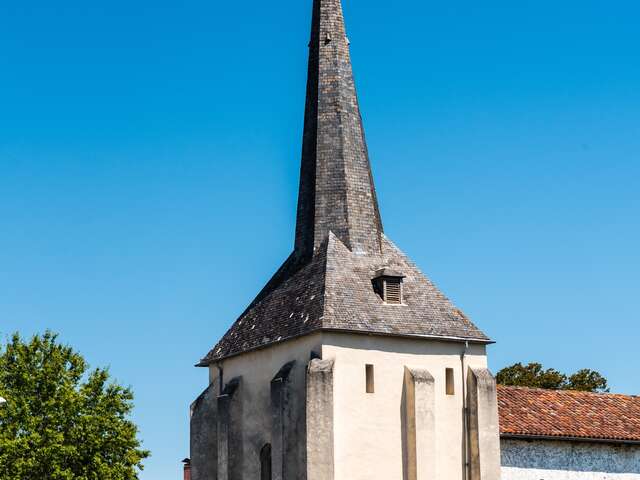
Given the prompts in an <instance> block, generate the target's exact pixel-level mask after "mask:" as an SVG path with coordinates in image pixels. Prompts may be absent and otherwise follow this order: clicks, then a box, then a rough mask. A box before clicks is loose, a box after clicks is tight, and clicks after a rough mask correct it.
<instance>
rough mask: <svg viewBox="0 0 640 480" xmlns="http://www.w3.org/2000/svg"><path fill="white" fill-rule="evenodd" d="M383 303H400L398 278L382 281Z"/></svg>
mask: <svg viewBox="0 0 640 480" xmlns="http://www.w3.org/2000/svg"><path fill="white" fill-rule="evenodd" d="M384 301H385V302H386V303H402V281H401V279H400V278H386V279H385V280H384Z"/></svg>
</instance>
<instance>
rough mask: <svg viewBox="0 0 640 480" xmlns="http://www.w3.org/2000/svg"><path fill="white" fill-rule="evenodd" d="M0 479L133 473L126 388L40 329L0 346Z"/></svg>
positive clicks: (92, 478)
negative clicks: (28, 337)
mask: <svg viewBox="0 0 640 480" xmlns="http://www.w3.org/2000/svg"><path fill="white" fill-rule="evenodd" d="M0 397H4V398H5V399H6V400H7V402H6V403H5V404H4V405H0V480H35V479H38V480H72V479H73V480H137V479H138V472H139V471H140V470H141V469H142V468H143V466H142V460H144V459H145V458H147V457H148V456H149V452H147V451H146V450H143V449H142V448H141V444H140V441H139V440H138V438H137V433H138V431H137V428H136V426H135V425H134V424H133V423H132V422H131V421H130V420H129V415H130V414H131V411H132V409H133V394H132V392H131V390H130V389H129V388H123V387H121V386H119V385H117V384H115V383H113V382H111V381H110V379H109V373H108V372H107V370H104V369H96V370H92V371H89V367H88V365H87V363H86V362H85V360H84V359H83V358H82V356H81V355H79V354H78V353H75V352H74V351H73V350H72V349H71V348H70V347H68V346H65V345H61V344H60V343H58V339H57V335H55V334H53V333H50V332H47V333H45V334H44V335H41V336H40V335H36V336H34V337H33V338H32V339H31V340H30V341H23V340H22V338H21V337H20V336H19V335H18V334H14V335H13V336H12V338H11V339H10V340H9V342H8V343H7V345H6V346H5V347H4V348H1V346H0Z"/></svg>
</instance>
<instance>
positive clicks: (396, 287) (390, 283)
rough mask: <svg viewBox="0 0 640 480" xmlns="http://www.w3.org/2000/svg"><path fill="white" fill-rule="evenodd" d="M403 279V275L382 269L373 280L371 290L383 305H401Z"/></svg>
mask: <svg viewBox="0 0 640 480" xmlns="http://www.w3.org/2000/svg"><path fill="white" fill-rule="evenodd" d="M403 278H404V275H402V274H401V273H399V272H396V271H393V270H390V269H388V268H383V269H381V270H378V271H377V272H376V276H375V277H374V278H373V289H374V291H375V292H376V293H377V294H378V295H379V296H380V298H381V299H382V301H383V302H384V303H387V304H391V305H402V303H403V298H402V290H403V287H402V279H403Z"/></svg>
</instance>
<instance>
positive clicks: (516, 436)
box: [500, 433, 640, 445]
mask: <svg viewBox="0 0 640 480" xmlns="http://www.w3.org/2000/svg"><path fill="white" fill-rule="evenodd" d="M500 438H501V439H505V440H527V441H535V440H538V441H552V442H575V443H605V444H610V445H611V444H615V445H640V440H633V439H621V438H592V437H574V436H565V435H532V434H524V433H522V434H521V433H501V434H500Z"/></svg>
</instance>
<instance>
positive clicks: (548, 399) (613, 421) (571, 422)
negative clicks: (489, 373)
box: [498, 386, 640, 442]
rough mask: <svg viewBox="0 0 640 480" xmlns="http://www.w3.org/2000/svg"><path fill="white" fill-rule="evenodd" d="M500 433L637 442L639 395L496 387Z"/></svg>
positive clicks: (639, 417) (504, 434)
mask: <svg viewBox="0 0 640 480" xmlns="http://www.w3.org/2000/svg"><path fill="white" fill-rule="evenodd" d="M498 408H499V412H500V434H501V435H503V436H527V437H529V436H531V437H563V438H580V439H585V440H612V441H622V442H640V397H635V396H627V395H614V394H610V393H587V392H573V391H567V390H539V389H532V388H521V387H503V386H499V387H498Z"/></svg>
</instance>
